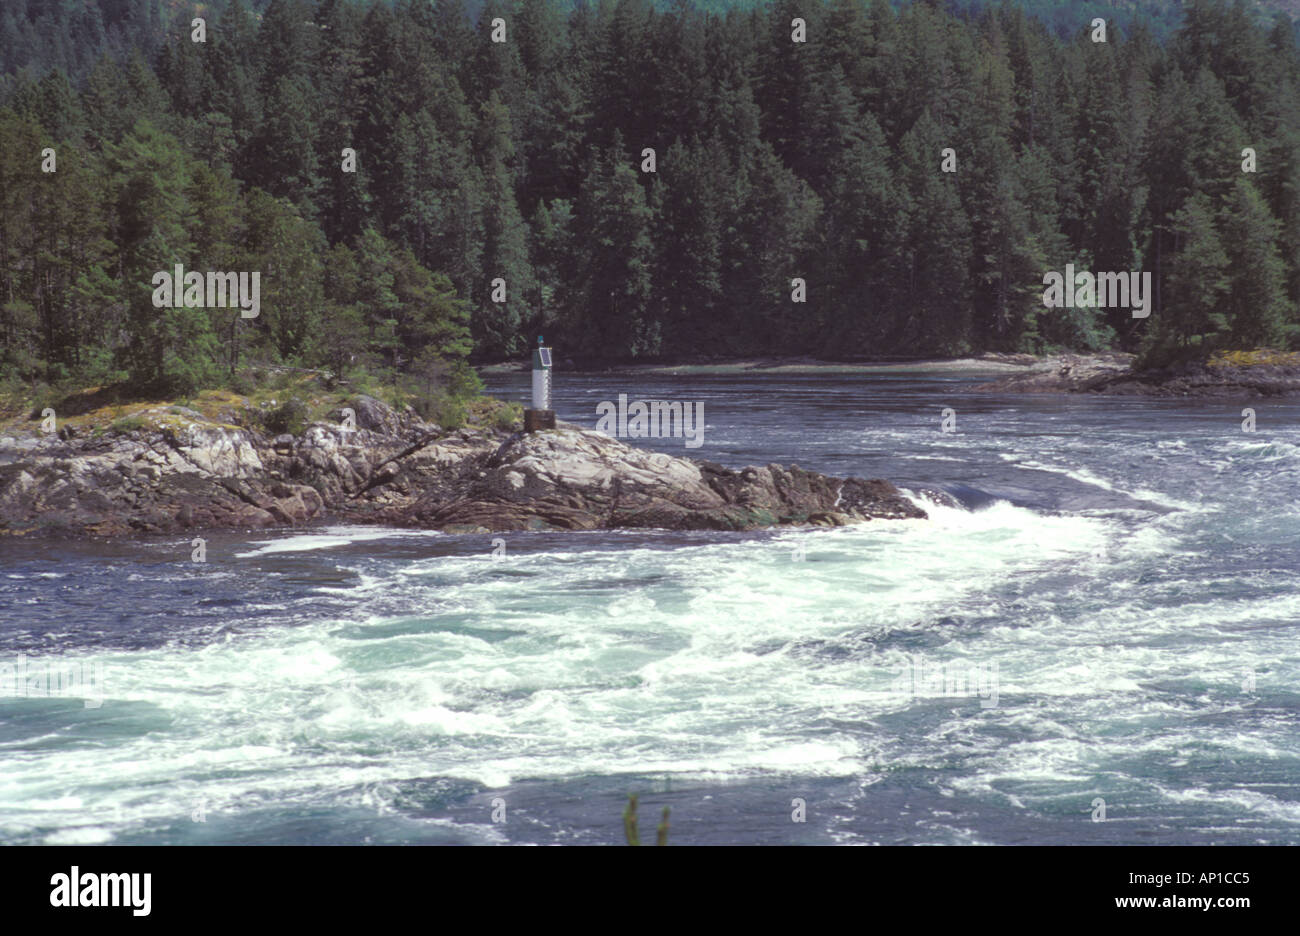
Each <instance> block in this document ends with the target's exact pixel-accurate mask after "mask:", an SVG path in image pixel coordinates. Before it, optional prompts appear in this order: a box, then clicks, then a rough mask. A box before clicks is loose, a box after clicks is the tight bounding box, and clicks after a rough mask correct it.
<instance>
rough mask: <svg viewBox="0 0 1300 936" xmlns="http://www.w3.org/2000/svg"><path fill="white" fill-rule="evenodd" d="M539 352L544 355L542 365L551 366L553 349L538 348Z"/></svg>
mask: <svg viewBox="0 0 1300 936" xmlns="http://www.w3.org/2000/svg"><path fill="white" fill-rule="evenodd" d="M537 353H538V354H540V355H541V356H542V367H550V366H551V349H550V348H538V349H537Z"/></svg>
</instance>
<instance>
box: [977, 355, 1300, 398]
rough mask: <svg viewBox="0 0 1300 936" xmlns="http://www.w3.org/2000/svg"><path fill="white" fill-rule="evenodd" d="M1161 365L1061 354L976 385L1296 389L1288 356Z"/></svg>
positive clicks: (1234, 391)
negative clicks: (1139, 367) (1144, 365)
mask: <svg viewBox="0 0 1300 936" xmlns="http://www.w3.org/2000/svg"><path fill="white" fill-rule="evenodd" d="M1240 357H1242V358H1245V359H1246V360H1243V361H1237V360H1236V359H1235V358H1234V357H1233V356H1229V357H1226V358H1220V359H1214V360H1210V361H1188V362H1184V363H1180V364H1174V365H1170V366H1168V367H1163V368H1151V369H1145V370H1136V369H1134V361H1135V358H1134V356H1133V355H1131V354H1123V353H1121V352H1107V353H1103V354H1092V355H1078V354H1061V355H1055V356H1053V357H1050V358H1045V359H1042V360H1039V361H1035V362H1033V363H1031V364H1027V365H1026V367H1025V370H1024V371H1023V372H1021V373H1017V374H1011V375H1009V376H1006V377H1002V378H999V379H998V380H993V381H989V382H987V383H981V384H977V385H975V386H974V387H972V388H971V389H972V390H975V391H978V392H983V393H1096V394H1112V395H1117V396H1150V397H1224V398H1235V399H1240V398H1246V399H1257V398H1261V397H1277V396H1289V395H1291V394H1297V393H1300V362H1296V361H1294V360H1292V356H1291V355H1286V354H1265V353H1260V352H1254V353H1251V354H1248V355H1240Z"/></svg>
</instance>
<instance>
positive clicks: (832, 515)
mask: <svg viewBox="0 0 1300 936" xmlns="http://www.w3.org/2000/svg"><path fill="white" fill-rule="evenodd" d="M350 405H351V407H352V409H353V410H354V411H355V414H356V420H355V425H356V427H355V428H350V427H345V425H344V423H343V421H342V420H341V418H340V421H339V422H337V423H332V422H316V423H312V424H311V425H310V426H309V427H307V428H306V429H305V430H304V431H303V432H302V433H301V434H299V435H296V436H295V435H291V434H287V433H285V434H280V435H276V436H274V437H267V436H264V435H262V434H260V433H258V432H256V431H254V430H251V429H247V428H241V427H238V426H234V425H224V424H217V423H212V422H209V421H205V420H204V419H203V417H202V416H200V414H198V413H196V412H193V411H192V410H185V409H182V408H180V407H159V408H156V409H155V410H149V411H144V412H142V413H141V414H139V417H140V418H139V420H138V421H139V422H140V423H141V424H143V426H144V427H143V428H136V429H132V430H130V431H127V432H122V433H115V432H108V433H105V434H102V435H99V436H94V435H90V434H85V435H78V434H77V433H76V432H75V431H64V432H63V433H62V434H61V437H59V436H42V435H37V434H30V433H29V434H27V435H25V436H23V437H19V436H17V435H13V436H6V437H0V532H2V533H10V534H22V533H30V532H35V531H41V530H48V531H61V532H70V533H84V534H91V535H120V534H125V533H130V532H137V531H138V532H176V531H181V530H189V529H204V528H218V527H230V528H264V527H271V526H281V525H294V524H301V523H307V522H311V521H316V520H322V519H326V518H329V519H333V520H335V521H344V522H369V523H390V524H399V525H406V526H419V527H427V528H436V529H444V530H449V531H497V530H530V529H531V530H541V529H564V530H590V529H615V528H634V527H641V528H648V527H655V528H665V529H716V530H744V529H752V528H756V527H764V526H773V525H777V524H818V525H827V526H839V525H843V524H847V523H854V522H860V521H864V520H871V519H901V518H923V517H925V513H924V511H922V510H921V509H920V508H919V507H917V506H916V505H915V504H913V503H912V502H911V501H910V500H908V499H907V498H905V497H904V496H903V495H902V494H901V493H899V491H898V490H897V489H896V488H895V487H894V486H893V485H892V484H890V483H889V482H887V481H863V480H860V479H855V478H850V479H840V478H832V477H827V476H825V475H821V474H818V473H817V472H813V471H807V470H804V469H801V468H798V467H791V468H783V467H781V466H779V465H768V466H766V467H761V468H745V469H741V470H739V471H736V470H732V469H729V468H725V467H723V466H722V465H718V464H715V463H713V462H708V461H693V460H691V459H687V458H678V457H674V456H670V455H666V454H663V453H658V452H650V451H646V450H643V449H638V448H634V447H632V446H629V445H626V444H624V443H622V442H619V441H618V440H616V439H613V438H610V437H609V436H606V435H603V434H601V433H597V432H593V431H590V430H584V429H580V428H578V427H575V426H570V425H567V424H561V427H560V428H558V429H556V430H551V431H546V432H541V433H536V434H532V435H524V434H522V433H516V434H514V435H509V436H507V435H505V434H504V433H493V432H487V431H483V430H476V429H461V430H456V431H451V432H444V431H443V430H442V429H441V428H440V427H438V426H436V425H433V424H430V423H425V422H423V421H421V420H420V419H418V417H416V416H415V415H414V414H413V413H411V412H406V413H397V412H395V411H394V410H392V409H391V408H390V407H388V406H386V405H385V404H383V403H382V402H380V401H378V400H374V399H371V398H369V397H363V398H360V399H358V400H356V401H354V402H353V403H351V404H350ZM338 415H339V416H340V417H341V415H342V414H341V413H340V414H338Z"/></svg>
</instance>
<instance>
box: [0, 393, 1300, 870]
mask: <svg viewBox="0 0 1300 936" xmlns="http://www.w3.org/2000/svg"><path fill="white" fill-rule="evenodd" d="M973 379H977V378H975V377H973V376H972V375H963V374H959V373H951V372H950V373H935V372H924V371H922V372H913V373H900V372H880V373H865V374H856V375H849V374H824V375H818V376H798V375H790V374H767V375H764V376H762V377H755V376H750V375H746V376H700V375H686V376H680V377H666V376H654V377H648V376H645V375H637V376H617V375H574V374H564V373H560V374H557V376H556V406H557V409H558V411H559V415H560V417H561V418H562V419H568V420H571V421H573V422H577V423H581V424H585V425H589V426H594V425H595V422H596V405H597V403H599V402H601V401H603V400H608V401H611V402H612V401H617V399H618V395H619V394H620V393H627V394H628V395H629V396H630V397H631V398H632V399H643V400H649V399H665V400H677V401H683V402H699V403H703V404H704V410H705V419H706V429H705V435H704V444H703V446H702V447H700V448H698V449H690V450H688V449H686V448H685V446H684V440H683V439H648V440H637V443H636V444H642V445H647V446H649V447H652V448H657V449H660V450H663V451H668V452H671V453H673V454H689V455H693V456H695V457H700V458H708V459H712V460H715V461H719V462H722V463H724V464H728V465H732V466H739V465H743V464H766V463H769V462H779V463H782V464H790V463H797V464H799V465H802V466H804V467H808V468H815V469H818V470H822V471H827V472H831V473H836V474H854V475H858V476H862V477H885V478H890V479H892V480H894V481H896V482H897V483H898V484H899V485H900V486H901V487H903V488H904V489H906V490H909V491H912V492H916V496H917V497H918V499H920V502H921V503H923V505H924V506H926V507H927V509H929V510H930V511H931V515H932V516H931V519H930V520H929V521H923V522H922V521H916V522H912V521H909V522H901V523H870V524H865V525H862V526H859V527H854V528H846V529H840V530H785V531H775V532H759V533H751V534H720V533H696V534H674V533H574V534H537V533H531V534H501V535H500V536H499V539H500V540H503V541H504V547H503V548H502V547H500V546H499V545H498V546H497V547H495V548H494V545H493V540H494V539H497V538H498V537H493V536H447V535H441V534H437V533H419V532H411V531H395V530H382V529H369V528H367V529H356V528H343V527H332V526H321V527H314V528H308V529H300V530H296V531H285V532H282V533H273V534H272V533H256V534H249V535H239V534H231V533H215V534H211V535H209V536H208V537H207V561H206V562H204V563H196V562H192V561H191V549H192V547H191V545H190V542H189V540H188V539H180V538H147V539H139V540H116V541H113V542H109V543H57V542H48V541H40V542H23V541H15V542H0V609H2V617H0V693H4V692H5V691H6V687H9V689H10V690H11V691H9V693H8V697H0V756H3V762H4V764H5V769H4V770H3V771H2V772H0V841H5V842H32V843H42V842H51V843H54V842H92V843H93V842H117V843H133V842H150V843H154V842H166V843H215V842H266V843H286V842H295V843H296V842H305V843H313V842H314V843H326V842H329V843H341V842H374V843H392V842H445V843H498V842H499V843H506V842H537V843H618V842H621V841H622V823H621V814H622V810H623V806H624V803H625V800H626V796H627V794H628V793H630V792H637V793H640V794H641V802H642V808H641V825H642V828H643V830H644V829H649V828H650V827H652V826H653V825H654V822H655V821H657V817H658V815H659V811H660V809H661V808H662V807H663V806H664V805H668V806H670V807H671V809H672V816H671V833H670V840H671V841H672V842H673V843H675V844H692V843H729V842H741V843H744V842H754V843H758V842H763V843H768V842H770V843H810V844H811V843H834V842H849V843H1019V842H1035V843H1073V842H1080V843H1082V842H1124V843H1143V844H1145V843H1152V844H1155V843H1166V844H1167V843H1186V842H1195V843H1209V842H1224V843H1238V844H1245V843H1256V842H1261V843H1291V844H1294V843H1297V842H1300V719H1298V713H1300V696H1298V694H1297V691H1296V688H1295V687H1296V685H1297V675H1298V674H1300V613H1298V612H1300V597H1298V596H1297V589H1296V585H1295V582H1296V570H1297V568H1300V546H1298V545H1297V532H1296V531H1297V530H1298V529H1300V524H1298V523H1297V520H1298V519H1300V517H1298V513H1300V509H1298V508H1297V506H1296V498H1295V491H1296V481H1297V473H1298V472H1300V430H1297V428H1296V427H1297V426H1300V422H1298V421H1297V418H1298V417H1300V407H1297V406H1296V405H1295V404H1293V403H1286V404H1279V403H1267V402H1263V403H1261V402H1256V403H1232V402H1225V401H1214V402H1203V401H1168V400H1144V399H1121V398H1086V397H1070V398H1055V397H1013V396H988V395H982V394H971V393H969V392H966V390H965V387H967V386H968V385H969V383H970V382H971V381H972V380H973ZM489 383H490V388H491V389H492V390H493V391H494V392H497V393H498V394H500V395H503V396H509V397H512V398H516V399H520V400H523V399H525V398H526V395H527V375H526V374H525V375H517V376H509V377H505V376H497V377H493V378H491V379H490V381H489ZM1246 405H1250V406H1253V408H1254V409H1255V410H1256V419H1257V431H1256V432H1254V433H1247V432H1244V431H1243V430H1242V427H1241V423H1242V414H1241V410H1242V407H1243V406H1246ZM945 408H951V409H952V410H953V411H954V413H953V416H954V418H955V429H956V431H955V432H942V431H940V429H941V419H942V411H943V410H944V409H945ZM927 487H941V488H943V489H945V490H947V491H949V492H950V493H953V494H954V495H956V496H957V497H958V498H959V499H960V500H961V502H962V503H963V504H964V505H965V507H964V508H963V509H956V508H945V507H936V506H934V505H932V504H930V503H928V502H926V501H925V500H924V499H923V495H922V494H921V493H920V492H921V491H923V489H925V488H927ZM20 663H25V664H26V665H27V666H29V667H31V666H35V667H37V672H44V670H43V669H41V668H42V667H45V666H46V665H47V664H48V665H52V666H53V667H54V668H55V669H56V671H61V672H64V673H69V674H72V675H71V677H69V678H70V679H71V678H75V679H78V680H79V681H78V682H75V683H74V685H73V690H75V692H76V693H79V694H75V695H74V693H73V692H72V691H70V692H68V693H60V694H55V695H53V696H51V695H49V694H48V693H46V694H44V695H43V694H41V693H40V692H38V691H31V690H30V687H26V686H25V684H24V687H23V688H20V689H19V690H18V691H17V692H16V693H15V692H13V691H12V689H13V680H12V679H10V680H8V681H7V682H6V681H5V675H6V670H5V669H4V666H5V665H6V664H8V665H10V666H17V665H19V664H20ZM1100 801H1104V808H1105V820H1104V821H1095V818H1100V806H1099V805H1098V803H1099V802H1100ZM800 819H802V820H803V821H797V820H800Z"/></svg>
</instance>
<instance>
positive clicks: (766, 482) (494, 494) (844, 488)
mask: <svg viewBox="0 0 1300 936" xmlns="http://www.w3.org/2000/svg"><path fill="white" fill-rule="evenodd" d="M469 474H470V477H469V478H468V479H467V480H468V484H467V485H466V486H465V488H464V489H463V490H462V491H459V492H457V493H456V494H455V495H454V496H452V497H450V498H448V497H445V496H443V495H442V494H441V493H435V494H432V495H426V496H423V497H421V498H419V499H418V500H417V501H416V502H415V503H414V504H413V505H412V506H411V507H410V508H409V509H407V510H404V511H401V512H396V513H393V514H392V515H390V516H389V517H388V518H387V519H389V520H390V521H392V522H396V523H411V524H415V525H419V526H430V527H437V528H441V529H464V530H469V529H475V530H529V529H533V530H536V529H565V530H591V529H618V528H633V527H642V528H646V527H652V528H660V529H671V530H687V529H713V530H746V529H752V528H754V527H765V526H775V525H777V524H795V523H798V524H821V525H827V526H841V525H844V524H847V523H852V522H855V521H862V520H870V519H874V518H881V519H885V518H888V519H903V518H909V517H912V518H920V517H924V516H925V512H924V511H922V510H921V509H920V508H918V507H917V506H916V505H915V504H913V503H912V502H911V501H909V500H908V499H907V498H905V497H904V496H903V495H902V494H901V493H899V491H898V489H897V488H895V487H894V486H893V485H892V484H890V483H889V482H888V481H862V480H858V479H847V480H843V479H839V478H831V477H827V476H826V475H821V474H818V473H816V472H813V471H806V470H804V469H802V468H798V467H792V468H789V469H786V468H782V467H781V466H780V465H768V466H767V467H764V468H744V469H742V470H740V471H733V470H731V469H729V468H724V467H723V466H722V465H718V464H715V463H713V462H708V461H702V462H696V461H692V460H690V459H686V458H675V457H673V456H670V455H665V454H663V453H660V452H648V451H645V450H643V449H637V448H633V447H631V446H628V445H624V444H623V443H621V442H619V441H617V440H616V439H612V438H610V437H609V436H606V435H603V434H601V433H597V432H592V431H589V430H583V429H579V428H577V427H573V426H567V425H564V426H562V427H561V428H559V429H556V430H554V431H549V432H540V433H536V434H532V435H523V434H516V435H514V436H512V437H510V438H509V439H508V440H507V441H506V442H505V443H504V444H503V445H502V446H501V447H500V448H499V449H498V450H497V451H496V452H494V453H493V455H492V456H491V457H490V458H488V459H487V460H486V461H484V462H483V463H482V467H481V469H480V470H478V471H477V472H470V473H469Z"/></svg>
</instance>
